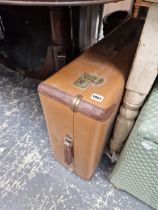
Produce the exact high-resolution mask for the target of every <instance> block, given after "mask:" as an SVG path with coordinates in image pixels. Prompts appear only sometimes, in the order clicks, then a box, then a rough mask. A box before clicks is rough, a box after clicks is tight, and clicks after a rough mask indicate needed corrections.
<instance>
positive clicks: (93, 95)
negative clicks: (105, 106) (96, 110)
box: [91, 93, 104, 102]
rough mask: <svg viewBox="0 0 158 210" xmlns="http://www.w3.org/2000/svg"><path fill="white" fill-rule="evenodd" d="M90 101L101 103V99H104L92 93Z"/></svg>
mask: <svg viewBox="0 0 158 210" xmlns="http://www.w3.org/2000/svg"><path fill="white" fill-rule="evenodd" d="M91 99H92V100H95V101H98V102H102V101H103V99H104V96H101V95H99V94H97V93H93V94H92V96H91Z"/></svg>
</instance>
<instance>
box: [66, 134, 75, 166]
mask: <svg viewBox="0 0 158 210" xmlns="http://www.w3.org/2000/svg"><path fill="white" fill-rule="evenodd" d="M64 160H65V162H66V164H67V165H70V164H71V163H72V161H73V144H72V138H71V137H70V136H68V135H66V136H65V138H64Z"/></svg>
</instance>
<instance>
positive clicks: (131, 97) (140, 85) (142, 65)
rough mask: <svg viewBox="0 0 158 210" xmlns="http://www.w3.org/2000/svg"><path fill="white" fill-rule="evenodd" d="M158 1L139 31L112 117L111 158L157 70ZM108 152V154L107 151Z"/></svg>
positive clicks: (118, 149) (119, 145) (119, 147)
mask: <svg viewBox="0 0 158 210" xmlns="http://www.w3.org/2000/svg"><path fill="white" fill-rule="evenodd" d="M157 23H158V4H152V5H151V6H150V8H149V11H148V15H147V18H146V21H145V24H144V28H143V31H142V34H141V38H140V42H139V45H138V48H137V52H136V55H135V59H134V62H133V65H132V68H131V72H130V75H129V78H128V81H127V84H126V93H125V96H124V100H123V105H122V106H121V108H120V112H119V115H118V117H117V119H116V123H115V127H114V132H113V135H112V139H111V142H110V150H111V152H112V156H111V157H113V156H114V155H113V154H114V153H115V152H119V151H120V150H121V148H122V146H123V143H124V141H125V140H126V139H127V137H128V135H129V133H130V131H131V129H132V127H133V125H134V122H135V119H136V117H137V115H138V113H139V109H140V107H141V106H142V104H143V102H144V100H145V98H146V96H147V95H148V93H149V91H150V90H151V87H152V85H153V83H154V80H155V78H156V77H157V73H158V56H157V55H158V42H157V37H158V24H157ZM110 155H111V154H110Z"/></svg>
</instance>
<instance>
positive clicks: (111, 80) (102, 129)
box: [38, 20, 141, 179]
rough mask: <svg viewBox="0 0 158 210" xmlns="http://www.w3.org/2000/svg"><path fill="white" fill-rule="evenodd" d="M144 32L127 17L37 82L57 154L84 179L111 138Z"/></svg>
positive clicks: (136, 23)
mask: <svg viewBox="0 0 158 210" xmlns="http://www.w3.org/2000/svg"><path fill="white" fill-rule="evenodd" d="M140 31H141V30H140V27H139V24H138V22H137V21H134V20H129V21H128V22H126V23H124V24H123V25H122V26H121V27H120V28H118V29H117V30H116V31H115V32H113V33H111V34H110V35H109V36H107V37H106V38H104V39H103V40H102V41H100V42H99V43H97V44H96V45H94V46H93V47H92V48H91V49H89V50H88V51H87V52H86V53H84V54H82V55H81V56H80V57H78V58H77V59H75V60H74V61H72V62H71V63H70V64H68V65H66V66H65V67H64V68H62V69H61V70H60V71H59V72H57V73H56V74H54V75H53V76H51V77H50V78H48V79H47V80H46V81H44V82H42V83H41V84H40V85H39V87H38V92H39V96H40V99H41V103H42V107H43V110H44V115H45V119H46V123H47V128H48V132H49V137H50V140H51V142H52V145H53V150H54V156H55V158H56V160H58V161H59V162H60V163H61V164H62V165H64V166H66V167H67V168H69V169H70V170H72V171H74V173H75V174H77V175H78V176H80V177H82V178H83V179H90V178H91V176H92V175H93V173H94V171H95V169H96V166H97V164H98V162H99V160H100V158H101V155H102V152H103V149H104V146H105V144H106V143H107V142H108V139H109V135H110V132H111V128H112V125H113V121H114V119H115V116H116V113H117V111H118V108H119V104H120V101H121V98H122V94H123V90H124V85H125V81H126V77H127V75H128V73H129V70H130V67H131V64H132V60H133V57H134V53H135V50H136V47H137V43H138V39H139V35H140Z"/></svg>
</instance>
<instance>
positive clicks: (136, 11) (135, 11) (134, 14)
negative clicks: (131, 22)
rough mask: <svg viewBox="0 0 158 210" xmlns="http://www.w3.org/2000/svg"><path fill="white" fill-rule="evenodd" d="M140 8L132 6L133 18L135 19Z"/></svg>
mask: <svg viewBox="0 0 158 210" xmlns="http://www.w3.org/2000/svg"><path fill="white" fill-rule="evenodd" d="M139 9H140V6H138V5H134V11H133V17H135V18H137V17H138V14H139Z"/></svg>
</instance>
